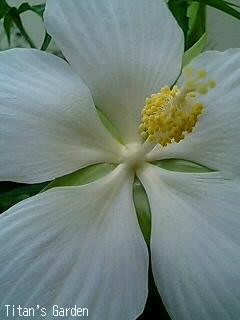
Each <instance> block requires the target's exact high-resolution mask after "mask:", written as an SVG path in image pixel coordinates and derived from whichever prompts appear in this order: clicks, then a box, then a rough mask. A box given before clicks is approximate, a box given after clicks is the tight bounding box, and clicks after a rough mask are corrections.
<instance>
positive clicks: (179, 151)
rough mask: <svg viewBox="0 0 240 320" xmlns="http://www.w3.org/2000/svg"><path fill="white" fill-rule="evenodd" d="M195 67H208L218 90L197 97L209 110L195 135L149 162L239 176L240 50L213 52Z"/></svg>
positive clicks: (156, 153) (161, 150)
mask: <svg viewBox="0 0 240 320" xmlns="http://www.w3.org/2000/svg"><path fill="white" fill-rule="evenodd" d="M191 65H192V66H193V68H202V67H204V68H205V69H206V71H207V72H208V74H209V77H211V78H214V79H215V81H216V87H215V88H214V89H211V90H209V92H208V94H206V95H204V96H203V95H199V96H198V97H197V100H198V101H202V102H203V104H204V106H205V108H204V111H203V114H202V115H201V116H200V118H199V120H198V122H197V124H196V127H195V129H194V130H193V132H192V133H191V134H189V135H188V136H187V137H186V138H185V139H184V140H183V141H182V142H180V143H178V144H172V145H170V146H169V147H167V148H159V147H157V148H155V150H154V151H153V152H152V154H151V155H149V160H155V159H160V158H181V159H186V160H191V161H194V162H197V163H199V164H202V165H205V166H207V167H209V168H212V169H215V170H222V171H224V170H227V171H229V172H232V173H233V174H234V175H238V176H239V172H240V162H239V158H240V145H239V141H240V130H239V123H240V102H239V101H240V49H231V50H228V51H225V52H223V53H220V52H215V51H212V52H210V51H209V52H206V53H203V54H201V55H200V56H199V57H198V58H196V59H194V60H193V61H192V63H191Z"/></svg>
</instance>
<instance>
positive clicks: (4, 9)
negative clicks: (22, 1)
mask: <svg viewBox="0 0 240 320" xmlns="http://www.w3.org/2000/svg"><path fill="white" fill-rule="evenodd" d="M9 9H10V6H9V5H8V4H7V2H6V1H5V0H0V20H1V19H2V18H4V17H5V15H6V14H7V13H8V10H9Z"/></svg>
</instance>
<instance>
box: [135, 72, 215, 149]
mask: <svg viewBox="0 0 240 320" xmlns="http://www.w3.org/2000/svg"><path fill="white" fill-rule="evenodd" d="M183 74H184V75H185V77H186V80H185V82H184V86H183V87H182V88H181V89H179V88H178V86H176V85H175V86H174V87H173V88H172V89H171V88H170V87H168V86H165V87H162V88H161V90H160V92H158V93H155V94H152V95H151V96H150V98H147V99H146V104H145V106H144V107H143V109H142V112H141V114H142V123H141V124H140V126H139V129H140V130H141V131H142V133H141V136H142V138H143V139H146V140H148V141H150V142H156V143H159V144H160V145H162V146H163V147H165V146H167V145H168V144H169V143H171V142H173V141H175V142H180V141H181V140H183V139H184V138H185V135H186V134H188V133H191V132H192V130H193V128H194V127H195V125H196V123H197V120H198V117H199V115H200V114H201V113H202V111H203V104H202V103H201V102H198V101H195V100H194V99H195V97H196V92H197V93H199V94H206V93H207V92H208V89H209V88H214V86H215V81H214V80H213V79H208V80H206V79H204V78H206V76H207V72H206V70H205V69H197V70H193V69H192V68H191V67H189V66H187V67H185V68H184V69H183ZM203 79H204V80H203Z"/></svg>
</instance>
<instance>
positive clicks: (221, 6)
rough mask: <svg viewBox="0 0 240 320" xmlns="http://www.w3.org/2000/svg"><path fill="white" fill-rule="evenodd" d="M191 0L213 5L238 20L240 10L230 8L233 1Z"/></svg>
mask: <svg viewBox="0 0 240 320" xmlns="http://www.w3.org/2000/svg"><path fill="white" fill-rule="evenodd" d="M191 1H196V2H200V3H203V4H205V5H208V6H211V7H214V8H216V9H218V10H220V11H223V12H225V13H227V14H229V15H231V16H232V17H235V18H236V19H239V20H240V12H239V11H238V10H236V9H234V8H232V7H233V6H234V4H233V3H230V2H227V1H224V0H191ZM235 7H239V6H235Z"/></svg>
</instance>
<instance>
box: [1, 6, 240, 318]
mask: <svg viewBox="0 0 240 320" xmlns="http://www.w3.org/2000/svg"><path fill="white" fill-rule="evenodd" d="M45 23H46V26H47V30H48V32H49V33H50V34H51V35H52V36H53V38H54V40H55V41H56V43H57V45H58V46H59V48H61V50H62V51H63V53H64V55H65V57H66V59H67V61H68V62H69V64H68V63H67V62H65V61H63V60H61V59H60V58H57V57H55V56H52V55H50V54H47V53H44V52H40V51H37V50H31V49H13V50H10V51H6V52H2V53H1V54H0V68H1V73H0V97H1V103H0V130H1V140H0V148H1V157H0V177H1V180H13V181H17V182H25V183H36V182H42V181H48V180H51V179H54V178H57V177H61V176H63V175H66V174H69V173H71V172H74V171H76V170H78V169H81V168H84V167H87V166H89V165H91V164H96V163H114V164H115V165H116V168H115V170H113V171H112V172H111V173H109V174H108V175H106V176H104V177H102V178H101V179H99V180H97V181H95V182H91V183H89V184H85V185H82V186H65V187H57V188H52V189H50V190H47V191H46V192H43V193H41V194H39V195H37V196H34V197H32V198H30V199H27V200H25V201H22V202H20V203H19V204H17V205H15V206H14V207H12V208H10V209H9V210H8V211H6V212H5V213H4V214H2V215H1V216H0V226H1V229H0V242H1V248H0V257H1V259H0V283H1V289H0V301H1V309H0V315H1V319H6V307H5V305H10V306H12V305H20V306H22V307H32V308H35V312H36V318H37V316H38V317H40V313H39V311H38V310H39V309H41V308H46V311H47V314H46V317H45V318H46V319H55V318H56V317H54V316H53V314H52V312H51V308H52V306H53V305H58V306H59V307H65V306H68V307H69V306H74V305H77V306H80V307H87V308H88V310H89V318H90V319H104V320H113V319H117V320H119V319H122V320H126V319H130V320H132V319H136V318H137V317H138V316H139V315H140V314H141V313H142V312H143V309H144V306H145V303H146V299H147V294H148V288H147V286H148V264H149V257H148V250H147V245H146V243H145V241H144V238H143V235H142V233H141V230H140V227H139V224H138V220H137V216H136V212H135V208H134V203H133V197H132V187H133V180H134V176H135V175H136V176H137V177H138V178H139V179H140V181H141V182H142V184H143V185H144V188H145V190H146V192H147V196H148V199H149V204H150V208H151V226H152V227H151V241H150V250H151V263H152V269H153V275H154V279H155V282H156V285H157V288H158V290H159V293H160V295H161V297H162V299H163V302H164V305H165V306H166V308H167V310H168V312H169V314H170V316H171V318H172V319H176V320H179V319H180V320H193V319H194V320H202V319H204V320H205V319H211V320H213V319H214V320H215V319H218V320H229V319H231V320H237V319H238V318H239V314H240V289H239V288H240V275H239V266H240V232H239V228H240V218H239V214H240V212H239V205H240V197H239V196H240V187H239V185H240V184H239V182H240V181H239V177H240V175H239V172H240V171H239V170H240V162H239V156H240V151H239V150H240V149H239V138H240V137H239V121H240V111H239V101H240V90H239V78H240V68H239V65H240V50H239V49H234V50H228V51H226V52H224V53H218V52H206V53H204V54H202V55H200V56H199V57H198V58H196V59H195V60H194V61H193V62H192V64H191V67H189V68H188V69H187V70H186V73H187V74H190V73H191V72H192V70H193V72H194V70H198V71H197V73H198V76H196V78H195V79H194V78H193V79H189V78H188V79H187V81H186V82H185V83H184V82H183V80H182V77H180V79H179V81H178V83H177V84H178V86H179V87H180V88H181V90H180V92H178V91H177V89H176V87H174V88H173V89H172V90H173V91H170V89H168V88H166V87H165V86H170V87H171V86H172V85H173V84H174V83H175V82H176V79H177V78H178V76H179V73H180V70H181V64H182V56H183V35H182V32H181V30H180V28H179V27H178V25H177V23H176V22H175V20H174V18H173V17H172V15H171V13H170V12H169V10H168V9H167V7H166V4H165V3H164V2H163V1H160V0H151V1H149V0H122V1H118V0H103V1H99V0H88V1H86V0H68V1H62V0H49V1H48V2H47V7H46V13H45ZM202 67H204V68H205V69H206V70H207V72H208V75H209V76H210V77H212V78H214V79H215V81H216V87H215V88H214V89H212V90H209V93H208V94H206V95H201V96H199V97H198V93H196V95H197V96H196V98H194V92H193V91H195V90H196V91H200V92H201V93H204V91H206V89H207V85H209V86H210V87H212V86H213V82H212V81H210V82H209V83H207V84H205V82H204V81H205V80H204V79H206V77H204V71H203V70H200V71H199V69H201V68H202ZM81 79H82V80H81ZM160 88H163V89H162V93H159V94H157V96H152V97H151V98H149V99H148V100H147V106H146V107H145V109H144V110H145V111H144V112H145V114H144V112H142V113H143V124H142V125H141V126H140V127H141V129H142V131H143V132H142V135H143V136H144V137H145V138H147V141H146V142H145V143H144V144H143V145H142V138H141V135H140V132H139V128H138V127H139V124H140V123H141V109H142V108H143V106H144V104H145V99H146V97H149V96H150V95H151V94H153V93H156V92H158V91H159V89H160ZM174 90H175V91H176V92H175V91H174ZM189 91H190V93H189ZM174 92H175V93H174ZM156 97H157V98H159V101H160V105H158V102H156V103H155V102H154V99H155V98H156ZM180 98H181V99H180ZM197 101H201V104H198V103H197ZM95 105H96V106H97V107H98V108H99V109H100V110H101V111H102V112H104V113H105V114H106V115H107V116H108V118H109V119H110V120H111V122H112V123H113V124H114V125H115V127H116V128H117V129H118V132H119V133H120V136H121V138H122V141H123V143H122V144H121V143H120V142H118V141H117V140H116V139H114V138H113V137H112V136H111V135H110V134H109V132H108V130H107V129H106V128H105V127H104V126H103V125H102V123H101V121H100V120H99V117H98V115H97V112H96V108H95ZM148 106H150V108H148ZM197 106H198V107H197ZM202 107H203V110H201V109H202ZM151 108H153V109H151ZM196 108H197V110H196ZM200 113H201V115H200V117H198V115H199V114H200ZM167 115H168V117H167ZM144 116H145V118H144ZM150 117H151V118H150ZM197 117H198V119H197ZM179 118H181V119H182V122H181V121H179ZM186 120H189V121H190V122H191V121H192V122H191V123H192V124H191V125H190V127H189V123H190V122H188V121H186ZM159 121H160V122H159ZM161 121H162V122H161ZM195 122H197V123H196V126H194V125H195ZM159 123H160V124H161V123H163V124H164V128H165V129H164V130H162V131H159V128H158V125H159ZM167 125H168V126H167ZM174 126H175V127H176V128H175V129H177V131H174V132H173V131H172V130H174V128H173V127H174ZM160 127H161V125H160ZM192 127H194V128H193V132H192V133H189V134H186V137H185V138H184V136H182V133H183V134H184V132H185V131H189V132H191V129H192ZM161 128H162V127H161ZM161 128H160V129H161ZM163 131H164V132H163ZM183 138H184V139H183ZM169 139H170V140H169ZM149 140H153V142H150V141H149ZM157 140H159V142H160V143H161V144H162V145H167V146H164V147H162V146H161V145H160V144H157ZM173 140H175V141H176V142H177V141H179V140H181V141H180V143H176V142H175V141H173ZM170 142H172V143H170ZM156 144H157V145H156ZM155 145H156V146H155ZM154 146H155V147H154ZM151 149H153V150H151ZM172 159H183V160H188V161H192V162H195V163H198V164H199V165H201V166H204V167H207V168H210V169H211V171H206V172H193V173H190V172H174V171H172V170H167V169H166V166H165V168H163V166H162V167H161V163H166V161H167V163H170V164H171V163H172V161H173V160H172ZM157 160H161V161H160V167H159V166H156V165H155V164H154V163H155V161H157ZM37 307H38V308H39V309H37ZM65 318H66V319H72V318H73V317H71V316H70V315H67V316H66V317H65Z"/></svg>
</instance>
